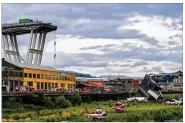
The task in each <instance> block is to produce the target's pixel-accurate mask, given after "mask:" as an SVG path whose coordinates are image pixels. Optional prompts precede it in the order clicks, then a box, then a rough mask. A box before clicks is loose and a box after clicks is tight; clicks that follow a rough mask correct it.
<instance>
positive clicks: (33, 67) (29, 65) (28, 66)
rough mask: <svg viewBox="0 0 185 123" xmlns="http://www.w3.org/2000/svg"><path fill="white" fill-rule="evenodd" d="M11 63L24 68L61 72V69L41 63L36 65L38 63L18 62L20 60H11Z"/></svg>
mask: <svg viewBox="0 0 185 123" xmlns="http://www.w3.org/2000/svg"><path fill="white" fill-rule="evenodd" d="M10 63H11V64H14V65H16V66H18V67H22V68H32V69H40V70H48V71H56V72H60V71H59V70H57V69H55V68H52V67H49V66H41V65H36V64H26V63H18V62H14V63H13V62H10Z"/></svg>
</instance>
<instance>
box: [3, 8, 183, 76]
mask: <svg viewBox="0 0 185 123" xmlns="http://www.w3.org/2000/svg"><path fill="white" fill-rule="evenodd" d="M182 11H183V7H182V4H2V22H3V23H7V22H10V21H15V20H17V19H19V18H31V19H33V20H36V19H38V20H41V21H43V22H51V23H53V24H54V25H57V27H58V28H57V31H56V32H51V33H49V34H48V35H47V37H46V44H45V48H44V54H43V59H42V65H46V66H54V58H53V55H54V40H56V42H57V46H56V54H57V55H56V65H55V67H56V68H57V69H61V70H70V71H75V72H81V73H87V74H91V75H93V76H102V75H126V76H135V77H143V76H144V75H145V74H149V73H159V72H176V71H178V70H182V41H183V39H182V28H183V27H182V26H183V25H182V18H183V17H182ZM55 34H56V39H55V38H54V37H55ZM17 38H18V44H19V49H20V54H21V56H22V57H23V58H25V57H26V51H27V48H28V41H29V35H23V36H18V37H17Z"/></svg>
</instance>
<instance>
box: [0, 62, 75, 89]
mask: <svg viewBox="0 0 185 123" xmlns="http://www.w3.org/2000/svg"><path fill="white" fill-rule="evenodd" d="M75 84H76V74H75V73H69V72H64V71H62V72H61V71H59V70H57V69H54V68H52V67H48V66H41V65H35V64H23V63H18V62H16V63H11V62H8V61H6V60H5V59H2V87H3V90H4V91H8V92H9V91H16V89H19V91H38V90H42V91H43V90H45V91H56V90H57V89H66V90H68V91H72V90H74V88H75Z"/></svg>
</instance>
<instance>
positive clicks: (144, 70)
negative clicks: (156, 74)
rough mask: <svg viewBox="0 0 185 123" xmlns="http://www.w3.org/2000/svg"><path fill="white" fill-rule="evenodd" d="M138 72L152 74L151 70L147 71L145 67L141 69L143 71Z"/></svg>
mask: <svg viewBox="0 0 185 123" xmlns="http://www.w3.org/2000/svg"><path fill="white" fill-rule="evenodd" d="M140 72H145V73H151V72H153V70H152V69H148V68H147V67H143V69H142V70H140Z"/></svg>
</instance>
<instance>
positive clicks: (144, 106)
mask: <svg viewBox="0 0 185 123" xmlns="http://www.w3.org/2000/svg"><path fill="white" fill-rule="evenodd" d="M112 104H113V102H112ZM99 106H101V107H102V108H103V110H104V111H107V112H108V117H107V118H106V119H105V120H104V121H110V122H111V121H129V120H130V119H133V117H134V118H136V119H135V120H140V121H153V120H152V119H153V117H152V114H151V111H155V110H156V111H157V110H163V109H165V110H167V109H175V110H176V108H181V109H182V106H180V107H178V106H173V105H165V104H162V103H128V107H127V109H126V111H125V112H124V113H114V112H113V111H112V109H111V105H110V102H94V103H91V104H82V105H81V106H77V107H70V108H67V109H45V110H40V111H27V112H26V111H25V112H23V113H19V114H16V112H15V113H11V114H9V113H3V120H4V121H7V120H8V121H53V122H54V121H62V120H64V121H90V120H89V119H88V118H86V117H84V116H83V115H82V112H83V109H84V107H88V109H89V110H90V112H94V111H95V109H96V108H97V107H99ZM142 115H146V117H147V119H144V118H142V119H140V118H141V117H143V116H142ZM129 118H130V119H129Z"/></svg>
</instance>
